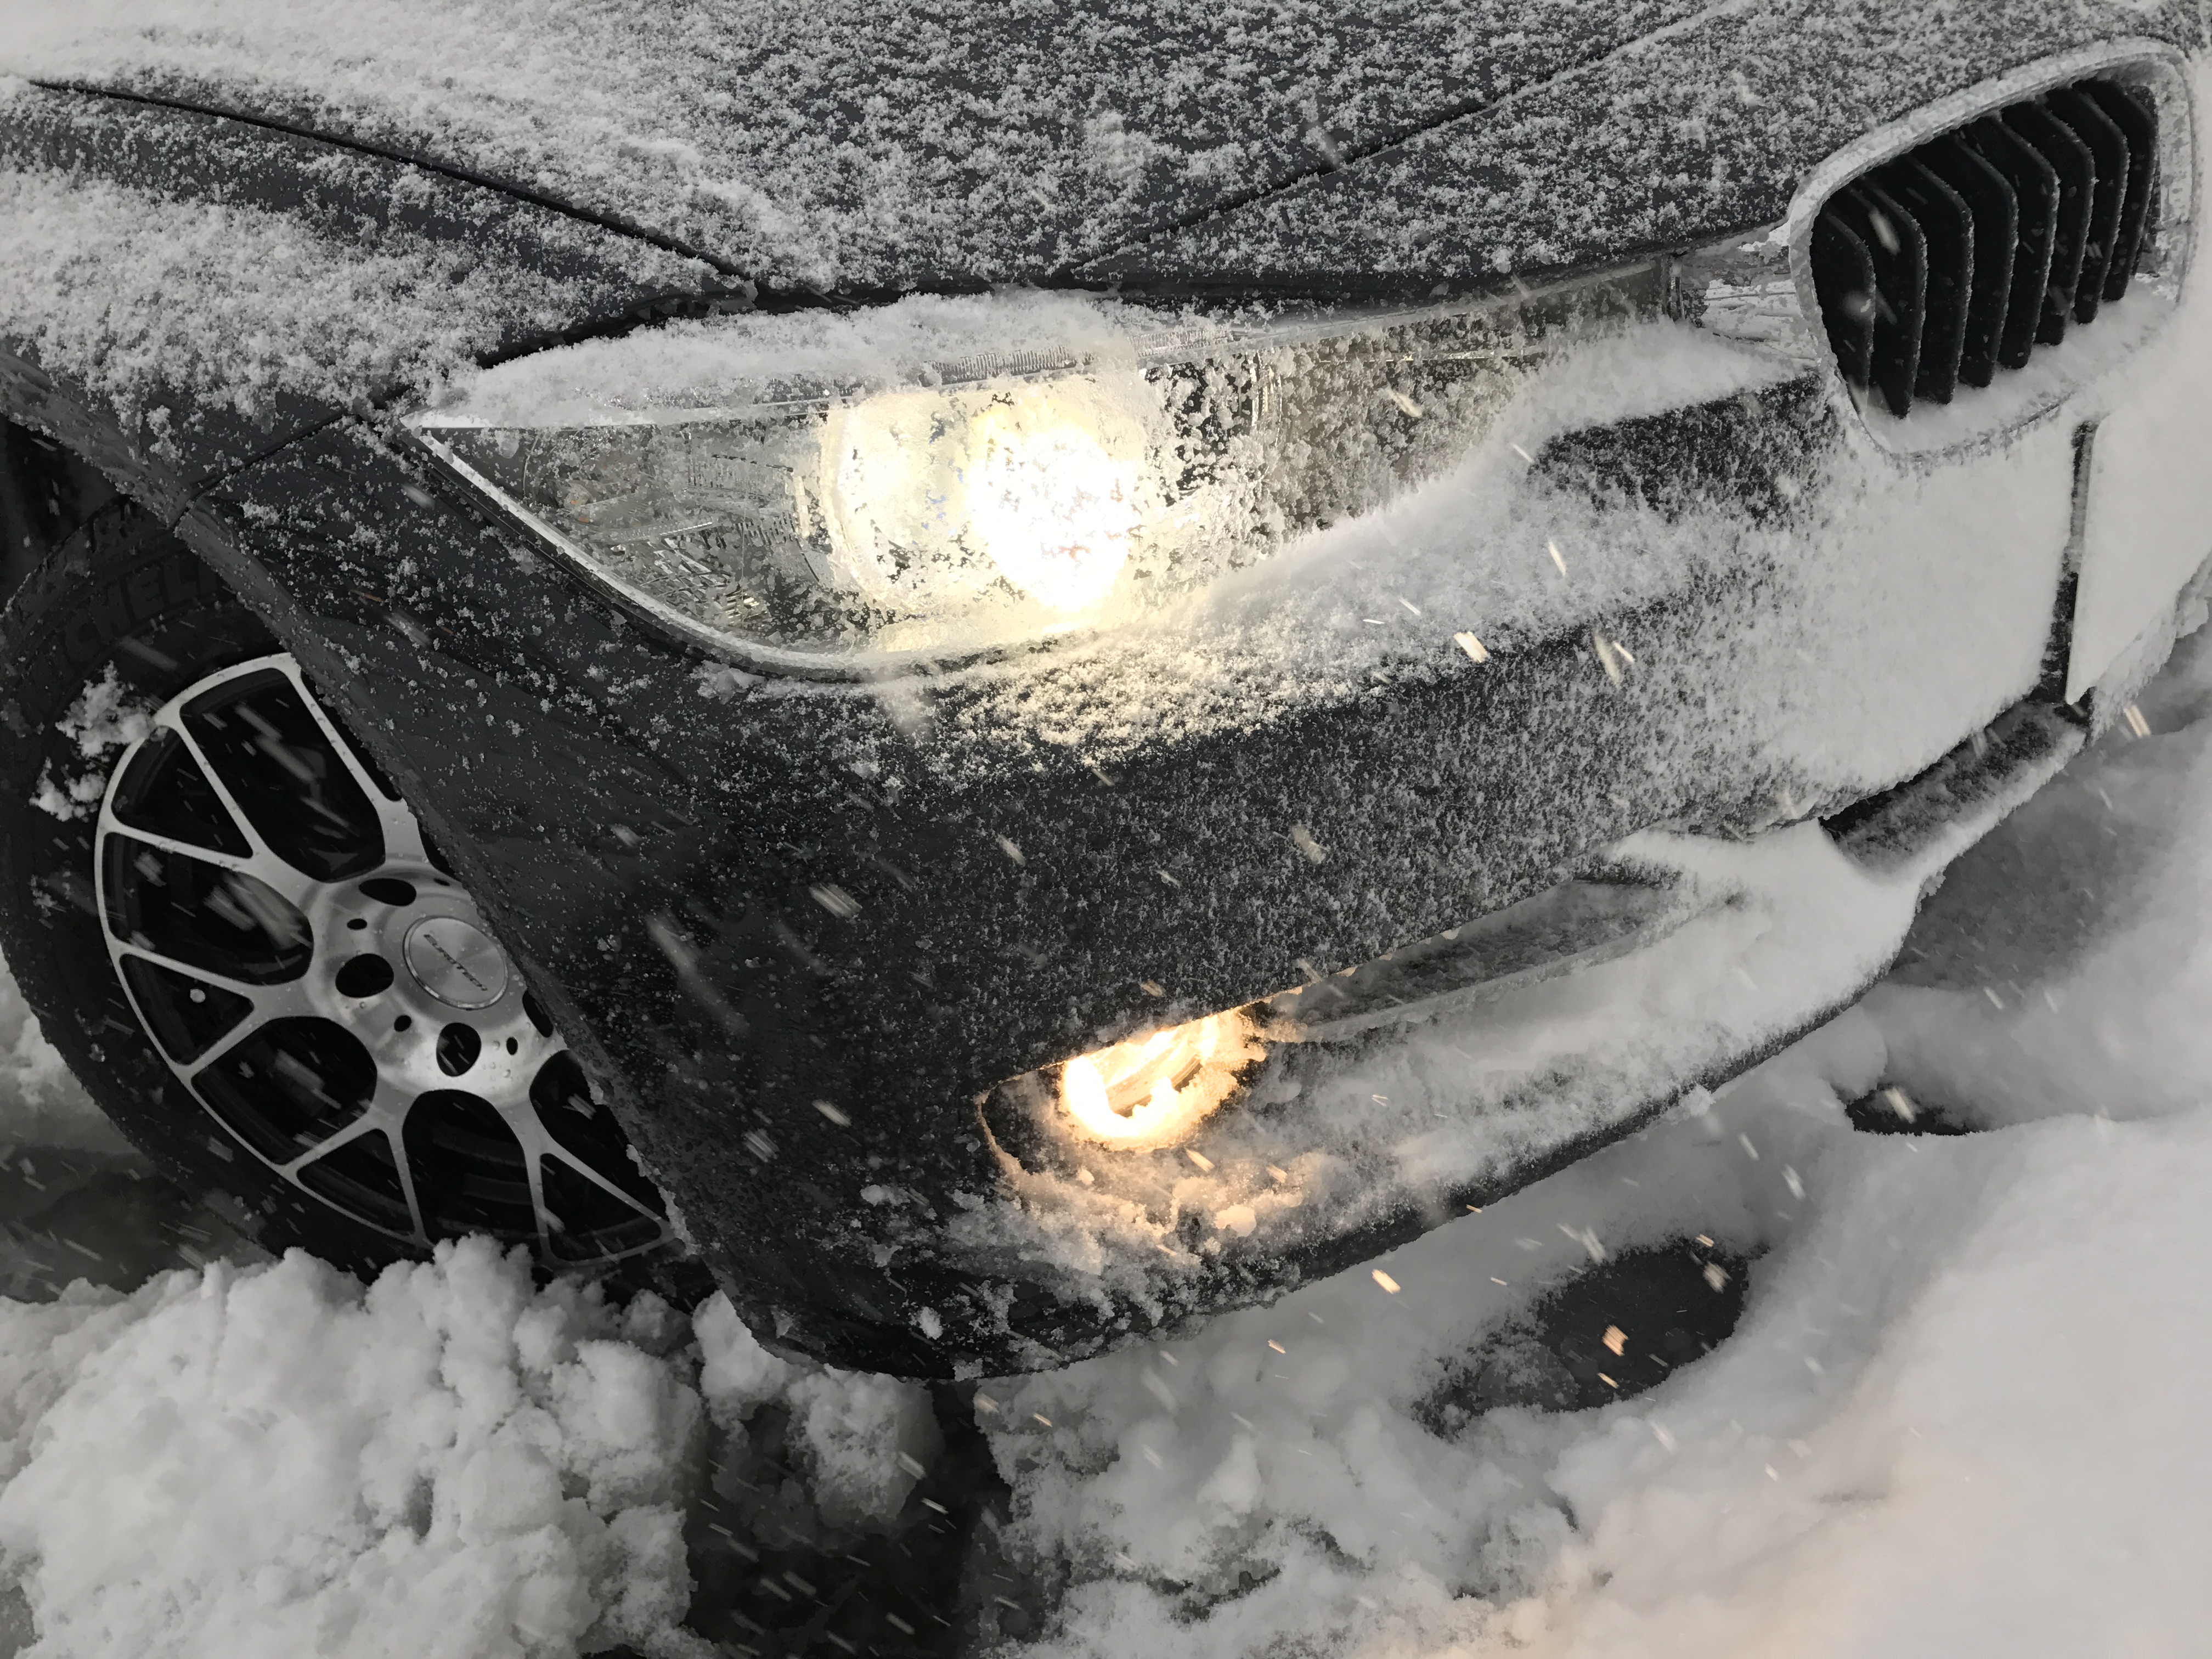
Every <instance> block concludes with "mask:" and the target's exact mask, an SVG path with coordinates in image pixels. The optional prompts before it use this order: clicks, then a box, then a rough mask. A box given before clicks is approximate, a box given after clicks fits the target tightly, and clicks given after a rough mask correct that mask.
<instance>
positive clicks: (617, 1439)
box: [0, 1239, 703, 1659]
mask: <svg viewBox="0 0 2212 1659" xmlns="http://www.w3.org/2000/svg"><path fill="white" fill-rule="evenodd" d="M684 1334H685V1331H684V1321H683V1320H682V1319H681V1318H680V1316H677V1315H675V1314H673V1313H672V1312H671V1310H668V1309H667V1308H666V1306H665V1304H659V1303H658V1302H657V1301H655V1300H653V1298H650V1297H641V1298H640V1299H639V1300H638V1301H636V1302H635V1303H633V1304H631V1306H630V1307H629V1310H627V1311H626V1312H624V1313H620V1314H617V1312H615V1311H614V1310H611V1309H609V1308H607V1307H606V1306H605V1305H604V1304H601V1303H600V1302H599V1300H598V1299H597V1298H596V1297H594V1296H592V1295H591V1294H589V1293H586V1292H584V1291H580V1290H579V1289H578V1288H577V1287H576V1286H575V1285H571V1284H567V1283H556V1284H555V1285H552V1286H550V1287H549V1288H547V1289H544V1290H542V1291H533V1290H532V1286H531V1283H530V1275H529V1273H528V1269H527V1267H526V1264H525V1263H524V1262H523V1261H522V1260H521V1259H520V1257H509V1258H505V1259H502V1258H501V1256H500V1255H498V1254H497V1252H496V1251H495V1249H493V1248H492V1247H491V1246H490V1245H489V1243H487V1242H485V1241H482V1240H474V1239H472V1240H470V1241H467V1242H466V1243H462V1244H460V1245H459V1246H456V1247H452V1248H449V1249H445V1250H442V1251H441V1253H440V1255H439V1258H438V1261H437V1262H436V1263H435V1265H425V1266H420V1267H404V1268H394V1269H392V1270H391V1271H389V1272H387V1273H386V1274H385V1275H384V1276H383V1277H382V1278H381V1279H380V1280H379V1281H378V1282H377V1284H376V1285H374V1287H373V1288H371V1289H370V1290H369V1291H367V1292H366V1293H365V1294H364V1293H363V1291H362V1290H361V1288H360V1286H359V1285H356V1284H355V1283H354V1282H353V1281H352V1280H350V1279H346V1278H344V1277H343V1276H341V1275H339V1274H337V1273H335V1272H333V1271H332V1270H331V1269H330V1268H328V1267H324V1266H322V1265H321V1264H319V1263H318V1262H316V1261H313V1260H312V1259H310V1258H308V1257H307V1256H305V1255H300V1254H297V1253H295V1254H293V1255H289V1256H287V1257H286V1258H285V1259H284V1260H283V1261H282V1262H280V1263H277V1264H275V1265H273V1266H271V1267H266V1268H264V1269H259V1270H249V1271H246V1272H233V1271H231V1270H229V1269H228V1268H226V1267H222V1266H221V1265H216V1266H214V1267H210V1268H209V1269H208V1270H207V1271H206V1272H205V1273H203V1274H192V1273H172V1274H167V1275H164V1276H162V1277H161V1278H159V1279H155V1280H154V1281H153V1282H151V1283H149V1285H146V1286H145V1287H144V1288H143V1289H142V1290H141V1291H138V1292H137V1294H136V1295H134V1296H131V1297H128V1298H118V1297H113V1296H110V1295H103V1294H99V1293H87V1292H86V1291H84V1289H83V1288H82V1287H79V1288H78V1289H77V1290H76V1291H73V1292H72V1293H70V1294H68V1295H65V1296H64V1297H63V1299H62V1300H61V1301H60V1302H58V1303H55V1304H47V1305H44V1306H40V1305H26V1304H0V1366H4V1373H0V1387H4V1395H0V1402H3V1403H0V1434H4V1437H5V1438H4V1442H0V1455H4V1460H5V1461H4V1464H0V1468H4V1469H5V1472H6V1473H7V1474H9V1477H10V1478H9V1480H8V1484H7V1486H6V1488H5V1490H4V1491H0V1549H4V1551H5V1559H6V1562H7V1567H8V1571H9V1573H10V1574H11V1575H18V1576H20V1577H21V1583H22V1586H23V1589H24V1591H25V1593H26V1595H27V1598H28V1601H29V1604H30V1607H31V1609H32V1612H33V1615H34V1616H35V1618H36V1620H37V1621H38V1626H39V1630H40V1638H41V1639H40V1643H39V1644H38V1645H37V1646H36V1647H34V1648H33V1649H32V1650H30V1651H31V1652H33V1653H34V1654H37V1655H40V1656H48V1655H52V1656H60V1655H64V1654H79V1653H84V1654H89V1653H113V1652H133V1653H144V1654H205V1653H228V1654H239V1655H251V1654H263V1653H265V1654H270V1655H288V1656H289V1655H293V1654H299V1653H305V1652H331V1651H339V1652H346V1653H357V1654H393V1655H406V1656H410V1659H415V1656H425V1655H452V1656H456V1659H459V1656H470V1659H475V1656H483V1655H493V1654H501V1655H505V1654H513V1655H522V1654H562V1653H569V1652H573V1651H574V1650H576V1649H577V1648H578V1646H579V1645H580V1644H586V1645H589V1644H598V1645H605V1644H608V1643H610V1642H612V1641H628V1642H630V1643H632V1644H636V1645H638V1646H640V1647H641V1648H642V1649H644V1650H647V1651H649V1652H666V1653H678V1652H686V1651H696V1650H698V1648H699V1644H698V1643H697V1642H696V1638H693V1639H690V1640H687V1639H686V1638H681V1637H679V1636H678V1634H677V1632H676V1631H675V1628H674V1627H675V1625H676V1621H677V1620H679V1619H680V1618H681V1617H682V1616H683V1613H684V1608H685V1605H686V1602H687V1601H688V1599H689V1595H690V1581H689V1577H688V1573H687V1571H686V1568H685V1565H684V1545H683V1540H682V1535H681V1516H680V1509H679V1506H680V1504H681V1503H682V1501H683V1499H684V1496H685V1493H686V1492H687V1491H688V1489H689V1486H690V1482H691V1480H693V1478H694V1475H695V1472H696V1458H697V1455H698V1448H699V1443H700V1439H701V1436H702V1427H703V1415H702V1409H701V1406H700V1401H699V1398H698V1395H697V1394H696V1391H695V1390H694V1389H692V1388H691V1386H690V1383H689V1382H688V1380H687V1376H686V1367H685V1366H684V1364H682V1363H681V1362H680V1361H679V1360H678V1359H676V1358H671V1357H670V1355H671V1351H672V1350H674V1349H675V1348H677V1347H678V1346H680V1345H681V1343H682V1341H683V1340H684Z"/></svg>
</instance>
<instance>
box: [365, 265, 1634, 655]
mask: <svg viewBox="0 0 2212 1659" xmlns="http://www.w3.org/2000/svg"><path fill="white" fill-rule="evenodd" d="M1664 288H1665V270H1664V267H1663V266H1662V264H1657V263H1654V264H1647V265H1641V266H1636V267H1632V268H1629V269H1626V270H1619V271H1613V272H1608V273H1606V274H1604V275H1603V276H1598V277H1594V278H1589V279H1585V280H1582V281H1578V282H1576V283H1564V284H1560V285H1558V286H1554V287H1552V288H1549V289H1542V290H1537V291H1531V292H1528V293H1526V294H1523V295H1520V296H1517V297H1516V298H1514V299H1512V300H1510V301H1499V300H1483V301H1456V302H1451V303H1439V304H1437V305H1435V306H1433V307H1426V308H1421V309H1413V310H1405V309H1401V310H1395V311H1390V312H1380V313H1366V314H1364V315H1354V316H1343V315H1335V316H1323V315H1305V316H1288V315H1283V314H1276V315H1273V316H1258V315H1255V314H1251V313H1239V314H1237V315H1233V316H1230V317H1226V318H1224V317H1220V316H1208V315H1200V314H1198V313H1189V312H1186V313H1179V314H1170V313H1165V312H1163V311H1159V310H1157V309H1149V308H1146V307H1139V306H1135V305H1132V304H1127V303H1123V302H1120V301H1109V300H1103V299H1099V298H1097V297H1094V296H1088V295H1036V294H1031V295H991V296H980V297H975V298H969V299H961V300H944V299H917V300H908V301H900V302H899V303H898V304H896V305H893V306H890V307H883V308H881V309H880V310H878V312H875V313H860V314H858V315H856V316H854V317H833V318H828V319H823V318H819V317H816V318H810V319H805V323H804V325H799V324H797V323H794V322H793V319H789V318H763V317H740V318H732V319H719V320H717V321H714V322H711V323H702V324H685V325H672V326H671V327H670V328H668V329H663V330H654V331H647V334H646V335H643V336H634V337H631V338H630V339H629V340H625V341H617V342H612V343H595V344H593V345H592V346H586V347H572V348H568V349H565V350H563V351H556V352H549V353H546V354H543V355H542V356H539V357H537V358H531V359H525V360H522V362H519V363H514V364H508V365H505V366H503V367H501V368H495V369H493V370H489V371H487V372H486V373H485V374H483V375H482V376H480V377H478V379H477V380H476V381H475V382H474V383H473V384H472V385H471V386H467V387H466V388H465V389H462V390H460V391H459V392H457V393H455V394H453V395H451V396H449V397H447V398H444V399H441V401H440V402H439V403H438V404H436V405H435V406H434V407H432V408H430V409H428V410H423V411H421V412H419V413H417V414H416V415H414V416H411V417H410V419H409V420H408V422H407V426H408V428H409V429H410V431H411V432H412V434H413V435H415V437H416V439H417V440H418V441H420V442H421V443H422V445H423V447H425V448H426V449H427V450H428V452H429V453H430V454H431V455H432V456H433V457H434V458H435V459H436V460H437V461H438V462H439V463H440V464H441V465H443V466H444V467H445V468H446V469H447V471H449V472H450V473H451V474H452V475H453V477H456V478H458V479H459V480H460V481H461V482H462V483H465V485H467V486H468V487H469V488H470V489H472V490H473V491H475V492H477V494H478V495H480V496H481V497H482V498H483V499H484V500H485V501H488V502H489V504H491V505H492V506H493V507H495V508H497V509H498V510H500V511H501V513H504V514H505V515H506V516H507V517H508V518H509V519H510V520H513V521H515V522H516V523H518V524H519V525H520V526H524V527H526V528H527V529H528V530H529V531H531V532H533V533H534V534H535V535H537V536H538V538H541V539H542V540H543V541H544V542H545V543H546V544H548V545H549V546H550V547H551V548H552V549H553V550H555V551H556V553H557V554H559V555H560V556H562V558H563V559H565V560H566V561H567V562H568V563H570V564H571V565H572V566H574V568H576V569H577V570H578V571H580V573H582V574H585V575H586V577H588V578H590V579H591V580H593V581H595V582H596V583H598V584H599V585H600V586H603V587H604V588H605V589H606V590H608V591H609V592H611V593H613V594H614V595H616V596H617V597H618V598H619V599H622V600H623V602H625V603H626V604H628V605H629V606H631V607H632V608H633V609H635V610H638V611H643V612H645V613H647V614H648V615H650V616H651V617H654V618H656V619H658V620H659V622H660V623H663V624H664V625H665V626H667V627H668V628H670V629H673V630H675V631H677V632H679V633H681V634H683V635H686V636H688V637H690V639H692V640H693V641H695V642H696V643H699V644H702V645H704V646H706V647H708V648H710V649H712V650H713V651H714V652H715V653H716V654H719V655H722V656H725V657H727V658H731V659H736V660H738V661H740V662H744V661H753V662H756V663H757V664H759V665H763V666H771V667H773V666H783V667H788V668H805V667H814V668H817V669H819V668H824V667H834V666H835V665H837V664H840V663H848V664H854V665H859V664H861V663H864V662H866V663H875V664H880V662H881V660H882V659H884V658H885V657H886V656H907V655H913V656H919V657H925V658H934V659H943V658H945V657H948V656H952V657H957V656H959V655H963V654H967V653H975V652H977V651H984V650H988V649H991V648H993V647H998V646H1001V645H1005V644H1006V643H1009V642H1012V641H1019V640H1023V639H1026V638H1034V637H1036V636H1039V635H1045V634H1049V633H1054V632H1059V631H1065V630H1066V629H1069V628H1070V627H1079V626H1084V625H1086V624H1091V623H1102V622H1108V621H1112V620H1116V619H1120V618H1123V617H1130V616H1134V615H1140V614H1142V613H1143V612H1144V611H1146V609H1148V608H1151V607H1153V606H1156V605H1159V604H1161V603H1163V602H1165V601H1167V600H1170V599H1172V598H1173V597H1175V596H1176V595H1178V594H1181V593H1182V592H1187V591H1188V590H1189V589H1190V588H1191V587H1193V586H1196V585H1199V584H1201V583H1203V582H1205V581H1207V580H1211V579H1212V578H1213V577H1215V576H1217V575H1218V574H1222V573H1224V572H1225V571H1228V570H1231V569H1234V568H1237V567H1239V566H1243V565H1247V564H1249V563H1251V562H1255V561H1256V560H1258V559H1261V558H1263V557H1265V556H1267V553H1269V552H1270V551H1271V550H1273V549H1274V548H1275V547H1277V546H1279V545H1280V544H1282V543H1283V542H1285V540H1287V539H1289V538H1292V537H1295V536H1297V535H1299V534H1301V533H1304V532H1308V531H1310V530H1315V529H1319V528H1322V527H1323V526H1328V525H1329V524H1331V523H1334V522H1335V521H1337V520H1341V519H1345V518H1348V517H1351V516H1353V515H1356V514H1358V513H1364V512H1367V511H1370V510H1372V509H1373V508H1375V507H1378V506H1380V505H1382V504H1383V502H1385V501H1388V500H1389V499H1390V498H1391V497H1392V496H1394V495H1397V494H1398V493H1400V492H1401V491H1402V490H1404V489H1407V488H1408V487H1409V486H1411V485H1413V484H1416V483H1420V482H1422V481H1423V480H1425V479H1426V478H1428V477H1433V476H1435V475H1436V474H1437V473H1439V472H1441V471H1443V470H1445V469H1446V468H1448V467H1449V465H1452V464H1453V463H1455V462H1456V461H1457V460H1459V459H1462V458H1463V457H1464V456H1465V455H1466V454H1467V453H1468V452H1469V451H1470V450H1471V449H1472V448H1473V447H1474V445H1475V444H1476V443H1477V442H1478V441H1480V439H1481V437H1482V436H1483V435H1484V434H1485V433H1486V431H1487V430H1488V429H1489V428H1490V427H1491V425H1492V423H1493V422H1495V420H1496V419H1497V417H1498V415H1499V414H1500V412H1501V411H1502V410H1504V408H1505V406H1506V405H1507V404H1508V403H1509V402H1510V400H1511V399H1512V398H1514V397H1515V395H1516V392H1518V391H1519V390H1520V388H1521V387H1522V385H1523V384H1524V383H1525V381H1526V380H1527V379H1528V376H1529V375H1530V374H1533V373H1534V370H1535V368H1537V367H1538V366H1539V365H1540V364H1541V362H1543V361H1544V360H1545V359H1546V358H1547V357H1548V356H1551V355H1553V353H1554V352H1556V351H1557V350H1558V349H1559V347H1560V345H1561V344H1562V343H1564V341H1565V339H1567V338H1569V337H1572V336H1574V335H1575V334H1577V333H1579V332H1581V331H1583V330H1584V329H1586V328H1587V327H1589V326H1590V325H1597V324H1601V323H1602V322H1603V321H1605V320H1606V319H1628V318H1632V317H1636V316H1649V315H1651V314H1653V313H1656V311H1657V310H1658V309H1659V308H1660V304H1661V301H1662V297H1663V291H1664ZM841 331H842V334H841ZM985 344H987V346H988V347H989V348H990V349H984V350H976V349H973V348H975V346H978V345H985ZM963 348H965V350H964V351H963ZM933 350H935V351H941V352H944V353H945V355H944V356H939V357H937V358H936V359H935V360H934V361H933V360H932V359H931V357H930V356H927V355H924V354H927V353H929V352H931V351H933ZM632 359H634V360H635V361H630V360H632ZM702 388H703V390H702Z"/></svg>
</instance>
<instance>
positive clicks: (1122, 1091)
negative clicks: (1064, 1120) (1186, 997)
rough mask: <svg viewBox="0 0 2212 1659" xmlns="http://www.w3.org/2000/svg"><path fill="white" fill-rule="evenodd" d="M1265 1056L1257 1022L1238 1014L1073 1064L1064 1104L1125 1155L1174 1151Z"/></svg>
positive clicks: (1136, 1040) (1064, 1073)
mask: <svg viewBox="0 0 2212 1659" xmlns="http://www.w3.org/2000/svg"><path fill="white" fill-rule="evenodd" d="M1260 1053H1261V1047H1260V1044H1259V1042H1257V1041H1256V1040H1255V1036H1254V1034H1253V1030H1252V1024H1251V1021H1250V1020H1249V1018H1247V1017H1246V1016H1245V1015H1244V1014H1243V1012H1241V1011H1237V1010H1233V1009H1232V1010H1231V1011H1230V1012H1227V1013H1220V1014H1210V1015H1208V1016H1207V1017H1206V1018H1204V1019H1197V1020H1193V1021H1191V1022H1190V1024H1188V1025H1175V1026H1170V1027H1169V1028H1167V1029H1166V1030H1159V1031H1154V1032H1152V1033H1151V1034H1150V1035H1149V1036H1141V1037H1131V1038H1130V1039H1129V1040H1128V1041H1127V1042H1117V1043H1115V1045H1114V1046H1113V1047H1112V1048H1101V1049H1099V1050H1098V1051H1097V1053H1096V1054H1083V1055H1079V1057H1077V1058H1076V1059H1074V1060H1069V1061H1068V1062H1067V1064H1066V1065H1065V1066H1062V1067H1060V1101H1061V1103H1062V1104H1064V1105H1065V1106H1066V1108H1067V1110H1068V1115H1070V1116H1072V1117H1073V1118H1074V1120H1075V1121H1076V1123H1077V1125H1078V1127H1080V1128H1081V1129H1082V1131H1083V1133H1085V1134H1086V1135H1089V1136H1090V1137H1091V1139H1093V1140H1097V1141H1101V1142H1103V1143H1104V1144H1105V1145H1107V1146H1114V1147H1118V1148H1120V1149H1121V1150H1123V1151H1125V1152H1138V1151H1142V1150H1144V1149H1146V1148H1148V1147H1156V1146H1173V1145H1175V1144H1176V1142H1177V1141H1179V1140H1181V1139H1182V1138H1183V1137H1184V1136H1186V1135H1188V1133H1190V1132H1191V1131H1192V1130H1193V1129H1194V1128H1196V1127H1198V1125H1199V1123H1200V1121H1202V1120H1203V1119H1205V1118H1206V1115H1208V1114H1209V1113H1211V1112H1212V1111H1213V1110H1214V1109H1215V1108H1217V1107H1218V1106H1219V1105H1221V1103H1223V1102H1224V1101H1225V1100H1227V1099H1228V1098H1229V1097H1230V1094H1231V1091H1234V1089H1235V1088H1236V1086H1237V1073H1239V1072H1241V1071H1243V1068H1244V1067H1245V1066H1248V1065H1249V1064H1250V1063H1251V1062H1252V1061H1253V1060H1255V1059H1257V1058H1258V1057H1259V1055H1260Z"/></svg>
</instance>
